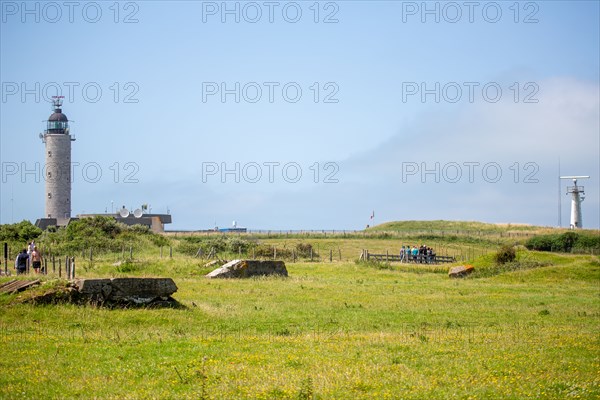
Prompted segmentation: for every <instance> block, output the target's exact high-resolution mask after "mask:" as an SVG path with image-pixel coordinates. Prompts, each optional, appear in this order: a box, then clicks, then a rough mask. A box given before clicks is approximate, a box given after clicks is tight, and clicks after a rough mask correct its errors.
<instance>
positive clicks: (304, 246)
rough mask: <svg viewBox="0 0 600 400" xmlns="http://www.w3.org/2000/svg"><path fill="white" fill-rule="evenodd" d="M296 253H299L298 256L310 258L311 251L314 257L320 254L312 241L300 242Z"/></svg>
mask: <svg viewBox="0 0 600 400" xmlns="http://www.w3.org/2000/svg"><path fill="white" fill-rule="evenodd" d="M296 253H297V254H298V257H303V258H310V255H311V253H312V255H313V257H318V256H319V255H318V254H317V252H316V251H314V249H313V247H312V244H310V243H298V244H297V245H296Z"/></svg>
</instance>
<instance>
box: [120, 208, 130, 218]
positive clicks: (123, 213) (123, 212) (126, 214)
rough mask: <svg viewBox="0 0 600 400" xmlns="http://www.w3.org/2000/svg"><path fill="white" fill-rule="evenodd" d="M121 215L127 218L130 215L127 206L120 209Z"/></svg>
mask: <svg viewBox="0 0 600 400" xmlns="http://www.w3.org/2000/svg"><path fill="white" fill-rule="evenodd" d="M119 215H120V216H121V217H123V218H127V217H128V216H129V210H128V209H126V208H125V207H123V208H121V210H120V211H119Z"/></svg>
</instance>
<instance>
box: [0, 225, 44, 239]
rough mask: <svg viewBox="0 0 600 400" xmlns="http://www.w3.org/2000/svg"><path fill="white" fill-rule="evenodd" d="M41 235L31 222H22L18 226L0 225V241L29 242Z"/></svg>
mask: <svg viewBox="0 0 600 400" xmlns="http://www.w3.org/2000/svg"><path fill="white" fill-rule="evenodd" d="M41 234H42V230H41V229H40V228H38V227H37V226H35V225H33V224H32V223H31V222H29V221H26V220H23V221H21V222H19V223H18V224H4V225H0V241H5V242H17V241H18V242H23V243H25V242H31V241H32V240H33V239H37V238H38V237H39V236H40V235H41Z"/></svg>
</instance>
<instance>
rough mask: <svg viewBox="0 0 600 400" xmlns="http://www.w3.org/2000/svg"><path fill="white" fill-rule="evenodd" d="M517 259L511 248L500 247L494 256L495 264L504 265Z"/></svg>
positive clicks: (513, 249)
mask: <svg viewBox="0 0 600 400" xmlns="http://www.w3.org/2000/svg"><path fill="white" fill-rule="evenodd" d="M516 259H517V253H516V251H515V248H514V247H512V246H502V247H501V248H500V250H498V252H497V253H496V254H495V255H494V261H495V262H496V264H506V263H509V262H513V261H515V260H516Z"/></svg>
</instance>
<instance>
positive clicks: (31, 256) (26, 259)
mask: <svg viewBox="0 0 600 400" xmlns="http://www.w3.org/2000/svg"><path fill="white" fill-rule="evenodd" d="M28 264H29V265H31V267H32V268H33V270H34V271H35V273H36V274H39V273H40V272H41V269H42V254H41V253H40V251H39V250H38V248H37V246H36V245H35V242H34V241H31V243H28V244H27V248H25V249H23V250H21V252H20V253H19V255H17V258H16V259H15V269H16V270H17V275H21V274H25V273H27V265H28Z"/></svg>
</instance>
